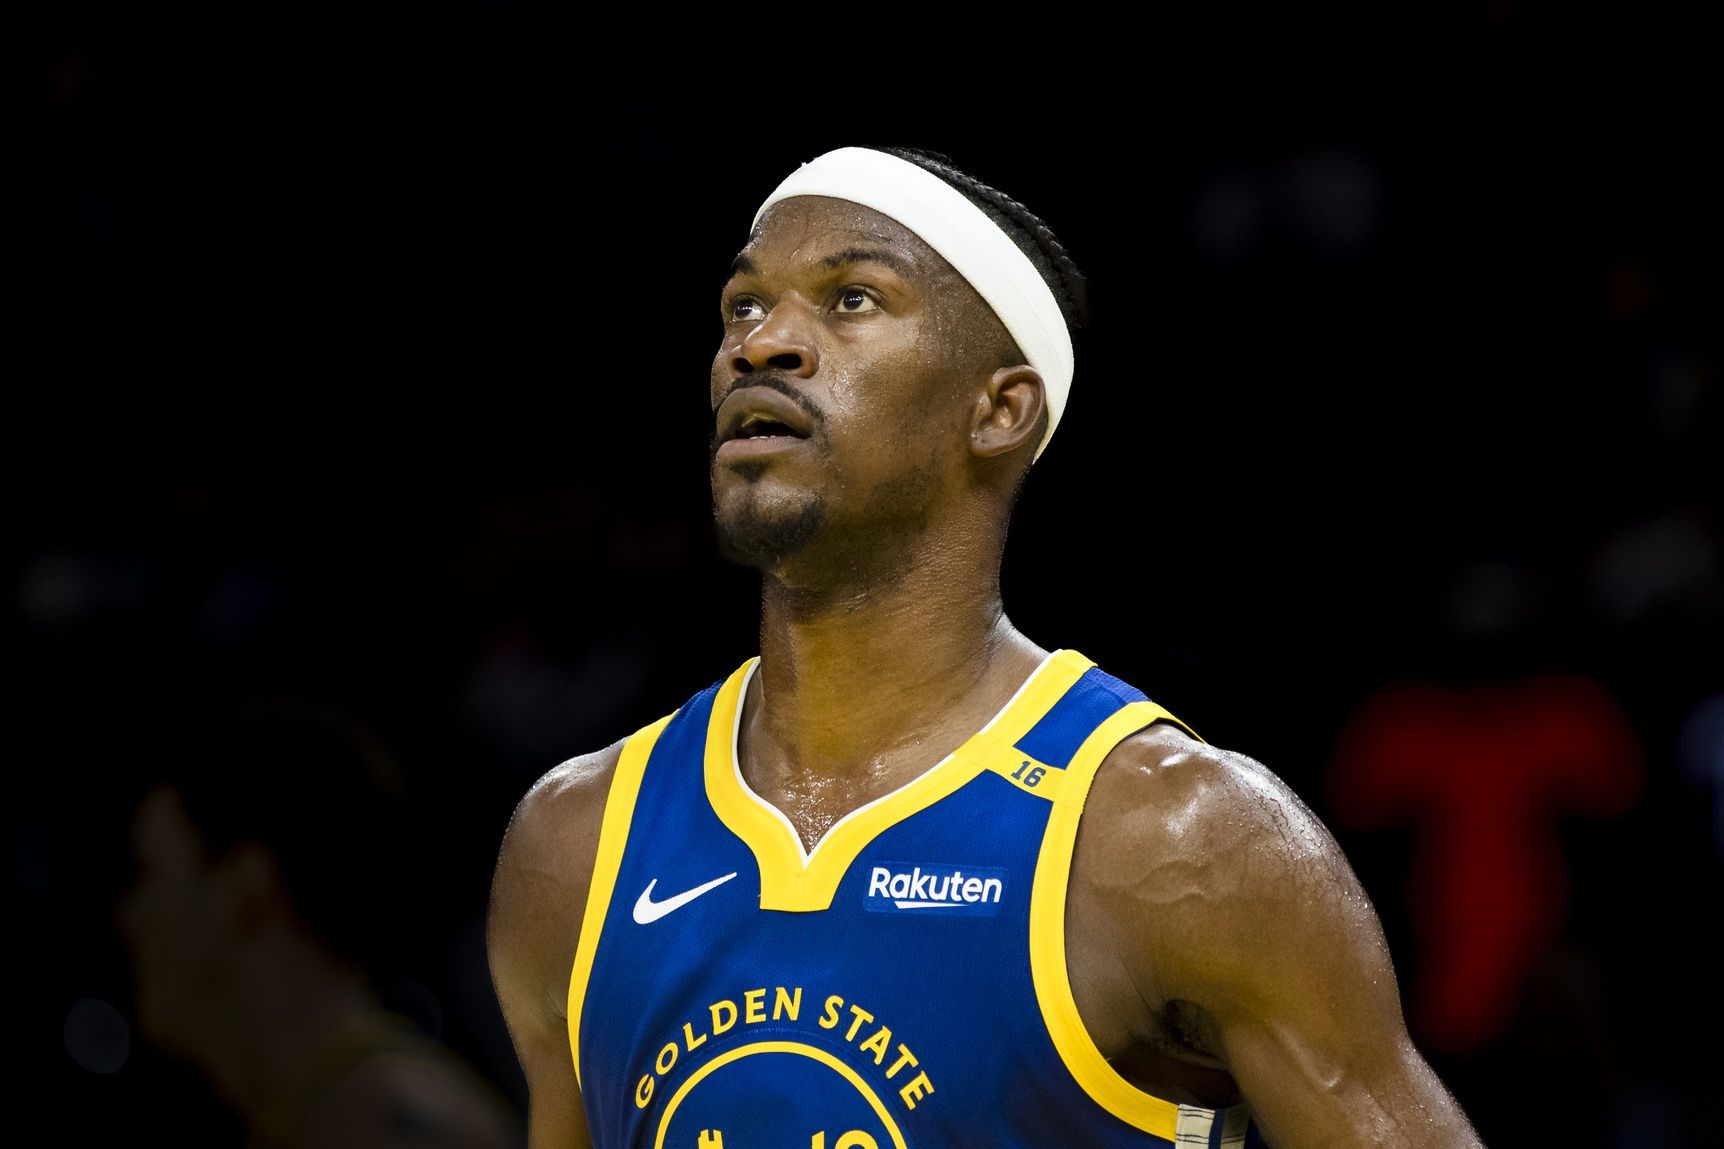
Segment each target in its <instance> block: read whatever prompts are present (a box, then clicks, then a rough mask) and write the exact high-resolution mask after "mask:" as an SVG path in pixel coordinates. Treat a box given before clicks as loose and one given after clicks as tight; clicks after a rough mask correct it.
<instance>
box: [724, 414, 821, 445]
mask: <svg viewBox="0 0 1724 1149" xmlns="http://www.w3.org/2000/svg"><path fill="white" fill-rule="evenodd" d="M777 435H783V436H787V437H789V438H793V439H805V438H807V437H808V436H806V435H804V434H802V433H800V432H798V431H794V430H792V429H791V428H790V427H789V426H788V425H786V424H784V423H780V422H779V421H778V420H777V419H774V418H771V417H770V416H767V415H761V414H750V415H748V416H746V417H744V418H743V420H742V425H741V426H740V427H738V428H737V429H736V434H735V435H733V436H732V438H736V439H766V438H771V437H773V436H777Z"/></svg>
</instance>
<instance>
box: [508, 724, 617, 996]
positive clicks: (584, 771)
mask: <svg viewBox="0 0 1724 1149" xmlns="http://www.w3.org/2000/svg"><path fill="white" fill-rule="evenodd" d="M623 746H624V742H617V743H615V744H614V745H611V746H607V747H606V748H605V749H603V750H600V751H597V752H595V753H592V754H586V755H582V756H581V757H578V758H571V759H569V760H568V761H566V762H563V763H561V764H560V765H558V766H556V767H554V768H552V769H551V770H549V771H547V772H546V773H545V774H544V776H543V777H541V778H540V779H539V780H538V781H537V782H535V783H534V784H533V786H532V787H531V788H530V789H529V790H528V791H527V793H526V794H525V796H523V797H522V799H521V801H520V803H519V804H518V805H517V806H516V808H515V813H514V816H513V817H511V818H510V820H509V826H508V829H507V830H506V831H505V832H504V835H503V843H502V848H501V850H500V851H499V853H498V857H497V868H496V872H495V874H494V875H493V877H492V880H491V901H490V908H489V912H488V915H487V919H486V936H487V945H488V949H489V951H490V959H491V973H492V978H493V980H494V981H495V982H496V985H497V991H498V994H499V997H500V998H501V999H502V1000H503V1004H504V1009H505V1013H506V1014H517V1015H518V1014H519V1013H520V1012H521V1011H522V1010H523V1009H528V1010H530V1011H531V1012H532V1013H535V1014H537V1013H540V1012H541V1011H543V1013H544V1014H546V1015H548V1016H550V1017H552V1018H560V1017H561V1016H562V1013H563V1010H564V1007H565V1004H566V1003H565V1001H564V999H563V994H564V993H565V992H566V991H567V988H568V986H567V977H568V973H569V970H570V968H571V967H572V965H573V962H574V955H575V947H576V944H577V942H578V941H579V937H580V925H581V917H582V915H583V914H584V912H585V910H586V903H587V890H588V887H589V886H590V884H591V882H592V871H593V860H594V858H595V857H596V855H597V854H598V841H599V829H600V827H601V825H602V824H603V821H604V810H605V798H606V796H607V795H608V794H609V791H610V782H611V777H612V775H613V774H614V773H615V772H616V765H617V761H618V759H619V758H620V757H621V756H622V749H623Z"/></svg>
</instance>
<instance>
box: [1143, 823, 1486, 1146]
mask: <svg viewBox="0 0 1724 1149" xmlns="http://www.w3.org/2000/svg"><path fill="white" fill-rule="evenodd" d="M1231 854H1232V856H1233V857H1234V858H1236V859H1240V861H1239V862H1237V863H1224V864H1223V866H1222V868H1221V876H1220V877H1219V878H1218V880H1217V882H1216V885H1215V897H1214V899H1213V902H1212V905H1211V911H1212V912H1210V913H1209V914H1206V915H1204V925H1203V926H1202V927H1201V929H1200V930H1199V931H1196V932H1194V933H1193V934H1192V936H1190V937H1189V938H1187V939H1186V942H1187V946H1186V949H1185V951H1184V953H1183V954H1182V955H1181V956H1180V957H1177V958H1170V959H1167V965H1166V968H1167V971H1168V972H1167V975H1166V978H1165V980H1166V984H1167V988H1168V989H1169V990H1170V991H1171V992H1172V994H1173V995H1174V996H1176V997H1179V998H1181V999H1184V1000H1189V1001H1191V1002H1193V1003H1194V1004H1196V1005H1197V1006H1199V1007H1200V1008H1201V1009H1202V1010H1203V1011H1204V1013H1205V1014H1206V1015H1207V1016H1208V1018H1209V1020H1210V1022H1211V1024H1212V1026H1213V1032H1214V1034H1215V1035H1216V1038H1217V1039H1218V1040H1219V1042H1220V1045H1221V1050H1220V1052H1221V1054H1222V1057H1223V1059H1224V1061H1225V1062H1226V1065H1227V1069H1228V1071H1229V1072H1230V1073H1231V1074H1232V1076H1233V1078H1234V1081H1235V1082H1236V1083H1237V1084H1238V1085H1239V1088H1240V1091H1241V1093H1242V1094H1243V1095H1244V1097H1245V1099H1246V1101H1247V1102H1248V1103H1249V1104H1250V1106H1251V1109H1252V1111H1253V1113H1254V1115H1255V1120H1256V1121H1257V1123H1258V1125H1259V1126H1260V1127H1261V1128H1262V1131H1263V1133H1264V1136H1265V1139H1266V1140H1267V1141H1268V1142H1269V1144H1271V1145H1273V1146H1275V1147H1276V1149H1305V1147H1307V1146H1309V1147H1317V1146H1324V1147H1337V1146H1359V1147H1365V1146H1397V1147H1405V1149H1420V1147H1427V1146H1428V1147H1431V1149H1436V1147H1437V1146H1445V1147H1448V1146H1455V1145H1457V1144H1459V1145H1472V1144H1476V1141H1475V1140H1474V1139H1473V1134H1472V1131H1471V1128H1470V1126H1469V1125H1468V1123H1467V1121H1466V1118H1465V1117H1464V1116H1463V1115H1462V1114H1461V1112H1460V1110H1459V1108H1458V1107H1457V1106H1456V1104H1455V1102H1454V1100H1453V1098H1452V1097H1451V1096H1450V1095H1449V1093H1448V1091H1447V1090H1446V1089H1445V1088H1444V1087H1443V1085H1442V1083H1441V1082H1440V1081H1439V1080H1438V1079H1437V1076H1436V1074H1435V1073H1434V1072H1433V1071H1432V1070H1431V1068H1430V1067H1429V1065H1428V1064H1427V1063H1426V1062H1425V1060H1424V1058H1423V1057H1422V1056H1421V1055H1420V1053H1419V1051H1418V1049H1417V1048H1416V1047H1415V1045H1414V1043H1413V1041H1412V1038H1411V1037H1410V1036H1409V1034H1408V1032H1407V1028H1406V1023H1405V1020H1404V1018H1403V1015H1402V1011H1401V1002H1400V993H1399V989H1398V987H1397V984H1396V980H1395V971H1394V968H1393V964H1392V962H1391V960H1390V956H1389V951H1388V947H1387V945H1386V943H1385V942H1384V939H1383V931H1382V926H1381V924H1380V923H1379V921H1378V919H1377V915H1376V911H1375V910H1374V909H1372V907H1371V904H1370V900H1369V899H1368V898H1367V897H1366V895H1365V892H1364V890H1363V888H1362V887H1361V886H1360V884H1359V881H1358V879H1357V877H1356V876H1355V875H1354V873H1353V871H1352V868H1351V867H1350V866H1349V865H1348V864H1347V862H1346V859H1345V858H1344V857H1343V856H1342V854H1341V852H1340V849H1339V847H1337V846H1336V845H1335V844H1334V841H1333V839H1331V838H1330V837H1329V836H1328V833H1327V831H1325V830H1323V829H1322V827H1321V826H1320V825H1319V824H1317V822H1316V819H1315V818H1314V817H1313V816H1311V815H1310V814H1309V812H1308V811H1304V810H1303V808H1301V807H1296V806H1295V807H1292V808H1290V809H1286V810H1282V811H1278V812H1277V814H1276V816H1275V817H1274V818H1273V819H1271V820H1269V821H1268V822H1267V823H1262V824H1260V825H1259V840H1258V841H1257V842H1256V843H1255V849H1250V848H1248V847H1247V846H1246V845H1245V844H1244V843H1241V844H1240V849H1239V850H1238V851H1234V852H1231Z"/></svg>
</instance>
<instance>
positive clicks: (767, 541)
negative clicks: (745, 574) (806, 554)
mask: <svg viewBox="0 0 1724 1149" xmlns="http://www.w3.org/2000/svg"><path fill="white" fill-rule="evenodd" d="M713 511H714V513H713V525H714V527H715V529H716V530H717V533H718V549H719V553H721V554H722V555H724V557H725V558H727V559H729V560H730V561H731V562H733V563H739V564H741V565H742V566H748V567H754V568H755V569H757V570H762V571H766V570H771V569H773V568H775V567H778V566H780V565H781V564H783V563H784V562H785V561H786V560H787V559H790V558H792V557H793V556H795V555H796V554H797V553H798V552H800V551H802V550H803V549H804V548H805V547H807V546H808V544H809V543H812V542H813V541H814V540H815V538H817V537H818V536H819V534H820V530H821V527H822V526H823V525H824V524H825V522H826V503H825V500H823V499H820V498H815V499H812V500H810V501H808V502H806V503H803V504H802V505H801V506H799V507H795V508H793V509H789V510H784V511H779V512H778V513H776V514H775V513H772V512H771V511H769V510H767V509H766V508H764V507H762V506H761V505H760V503H759V501H758V500H756V499H753V498H750V499H748V500H747V501H746V502H745V503H744V505H743V506H742V507H741V509H740V510H738V511H737V512H736V513H734V514H730V515H721V514H719V513H718V508H717V507H716V506H714V508H713Z"/></svg>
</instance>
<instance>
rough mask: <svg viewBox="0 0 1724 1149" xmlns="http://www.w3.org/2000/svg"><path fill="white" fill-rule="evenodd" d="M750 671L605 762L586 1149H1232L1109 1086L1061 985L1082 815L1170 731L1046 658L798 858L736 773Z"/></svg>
mask: <svg viewBox="0 0 1724 1149" xmlns="http://www.w3.org/2000/svg"><path fill="white" fill-rule="evenodd" d="M757 664H758V660H757V659H751V660H750V661H748V662H747V663H744V664H743V666H742V667H741V668H740V669H738V670H737V671H736V673H734V674H732V675H731V676H730V677H729V678H728V679H727V680H725V681H724V682H721V683H717V684H715V685H714V686H712V687H711V688H710V689H708V690H705V691H703V692H701V693H700V694H698V695H696V696H695V697H694V698H693V699H691V700H690V701H689V702H688V703H687V704H686V705H684V706H683V707H682V708H681V709H679V710H678V711H677V712H676V713H675V714H673V715H671V716H669V717H668V718H665V719H663V720H661V721H659V722H657V723H655V724H653V725H652V726H649V727H647V728H646V729H644V730H642V731H640V732H639V733H637V734H636V735H634V736H633V737H632V738H630V739H629V741H628V743H627V745H626V746H625V747H624V750H623V753H622V756H621V758H620V760H619V762H618V764H617V768H616V773H615V776H614V778H613V779H612V782H611V787H610V793H609V797H608V799H607V803H606V807H605V813H604V821H603V826H602V830H601V832H600V840H599V852H598V860H597V863H596V865H595V869H594V873H593V880H592V887H591V893H590V895H589V897H588V902H587V906H586V913H585V917H584V919H583V925H582V932H581V939H580V945H579V947H578V949H577V952H576V955H575V964H574V969H573V971H572V975H571V977H570V982H569V1001H568V1017H569V1039H570V1044H571V1050H572V1052H573V1055H574V1060H575V1072H576V1076H577V1077H578V1078H579V1080H580V1084H581V1090H582V1095H583V1099H584V1102H585V1105H586V1113H587V1121H588V1125H589V1127H590V1129H591V1131H592V1135H593V1139H594V1143H595V1144H596V1145H598V1146H600V1147H601V1149H620V1147H623V1146H630V1147H639V1146H646V1147H651V1149H886V1147H887V1146H895V1147H896V1149H907V1147H910V1146H919V1147H921V1149H943V1147H946V1146H966V1147H969V1146H973V1147H976V1149H982V1147H986V1149H1010V1147H1020V1146H1021V1147H1026V1149H1027V1147H1038V1149H1039V1147H1049V1146H1102V1147H1107V1149H1115V1147H1117V1149H1126V1147H1136V1149H1145V1147H1151V1146H1169V1145H1173V1144H1175V1143H1177V1144H1178V1145H1179V1146H1181V1147H1182V1149H1184V1147H1196V1146H1211V1147H1215V1149H1221V1147H1223V1146H1226V1147H1229V1149H1243V1147H1245V1146H1248V1145H1256V1144H1258V1139H1257V1134H1256V1132H1255V1130H1254V1128H1253V1126H1252V1124H1251V1122H1250V1119H1249V1115H1248V1113H1247V1112H1246V1110H1245V1108H1244V1107H1243V1106H1236V1107H1234V1108H1232V1109H1227V1110H1214V1109H1205V1108H1201V1107H1197V1106H1189V1105H1176V1104H1173V1103H1170V1102H1167V1101H1163V1100H1161V1099H1159V1098H1156V1097H1152V1096H1150V1095H1149V1094H1147V1093H1144V1092H1142V1091H1141V1090H1139V1089H1137V1088H1136V1087H1134V1086H1132V1085H1131V1084H1130V1083H1128V1082H1127V1081H1126V1080H1125V1079H1124V1078H1122V1077H1120V1076H1119V1075H1118V1074H1117V1073H1116V1072H1115V1071H1114V1070H1113V1068H1112V1067H1111V1066H1110V1065H1109V1064H1108V1062H1107V1060H1106V1059H1105V1058H1104V1057H1103V1056H1102V1054H1101V1052H1100V1050H1099V1049H1097V1048H1096V1046H1095V1044H1094V1042H1093V1041H1092V1040H1091V1039H1090V1037H1089V1035H1088V1033H1087V1032H1086V1031H1085V1029H1084V1026H1083V1023H1082V1021H1081V1020H1080V1019H1079V1016H1078V1011H1077V1005H1076V1002H1075V1001H1074V999H1073V996H1072V990H1071V984H1070V982H1069V980H1068V977H1067V971H1066V950H1065V894H1066V883H1067V878H1068V876H1069V874H1070V869H1071V858H1072V847H1073V843H1074V842H1075V840H1076V835H1077V826H1078V819H1079V816H1080V814H1081V813H1082V810H1083V803H1084V797H1085V795H1086V793H1087V792H1088V790H1089V785H1090V780H1091V779H1092V778H1093V777H1094V774H1095V771H1096V768H1097V767H1098V766H1099V765H1100V764H1101V762H1102V760H1103V759H1104V758H1105V757H1106V756H1107V754H1108V752H1109V751H1110V750H1112V749H1113V747H1114V746H1115V745H1116V744H1118V743H1119V742H1120V740H1121V739H1123V738H1125V737H1127V736H1128V735H1130V734H1132V733H1135V732H1136V731H1138V730H1141V729H1143V728H1144V727H1146V726H1148V725H1150V724H1151V723H1153V722H1156V721H1159V720H1166V721H1171V722H1175V723H1176V724H1179V725H1181V726H1182V727H1183V723H1179V722H1178V719H1175V718H1174V717H1173V716H1172V715H1170V714H1168V713H1167V712H1166V711H1165V710H1163V709H1161V708H1160V707H1159V706H1157V705H1155V704H1154V703H1152V702H1150V701H1149V700H1148V699H1146V698H1145V697H1144V696H1143V694H1141V693H1139V692H1138V691H1137V690H1134V689H1133V688H1132V687H1130V686H1127V685H1126V684H1125V683H1123V682H1121V681H1120V680H1118V679H1117V678H1114V677H1112V676H1111V675H1108V674H1106V673H1104V672H1102V671H1101V670H1100V669H1099V668H1097V667H1096V666H1095V665H1094V664H1093V663H1091V662H1090V661H1089V660H1088V659H1086V658H1084V657H1083V656H1082V655H1080V654H1078V653H1076V652H1074V651H1056V652H1055V653H1053V654H1052V655H1049V656H1048V658H1047V659H1046V660H1044V661H1043V663H1042V664H1041V665H1040V666H1039V667H1038V668H1037V670H1036V672H1035V673H1034V674H1033V675H1031V676H1030V678H1029V679H1028V680H1027V681H1026V682H1025V684H1024V685H1023V687H1022V688H1021V689H1020V690H1019V691H1018V693H1017V694H1016V695H1015V696H1014V697H1013V698H1012V700H1011V701H1010V702H1009V703H1007V704H1006V706H1005V708H1004V709H1003V710H1001V711H1000V713H999V714H998V715H996V716H995V717H994V719H993V720H992V721H991V722H989V723H988V724H987V725H986V726H985V727H983V728H982V729H981V730H980V731H979V732H977V733H976V734H975V735H973V736H972V737H970V738H969V739H968V740H967V741H966V742H965V743H964V745H963V746H961V747H960V748H958V749H957V750H956V751H954V752H953V753H952V754H951V755H949V756H948V757H947V758H946V759H945V760H944V761H942V762H940V763H939V764H938V765H936V766H935V767H933V768H932V769H930V770H929V771H927V772H926V773H924V774H922V775H920V776H919V777H917V778H916V779H914V780H913V781H911V782H909V783H908V784H906V785H905V786H903V787H901V788H900V789H898V790H896V791H894V792H892V793H891V794H888V795H886V796H884V797H882V798H879V799H877V800H875V801H873V802H870V803H869V804H867V805H866V806H863V807H861V808H859V809H857V810H854V811H852V812H851V813H850V814H848V815H846V816H845V817H844V818H842V819H841V820H839V821H838V822H837V823H836V824H835V825H833V826H832V828H831V829H830V830H828V831H827V833H826V834H825V836H824V837H822V838H821V839H820V841H819V842H818V844H817V845H816V847H815V849H814V850H813V851H807V850H805V849H804V848H803V846H802V843H801V839H800V838H799V836H798V835H797V833H796V831H795V829H794V828H793V827H792V826H791V824H790V822H789V820H788V819H787V818H785V817H784V815H783V814H782V813H781V812H780V811H779V810H777V809H776V808H775V807H773V806H772V805H770V804H769V803H767V802H765V801H764V800H762V799H761V798H760V797H758V796H757V795H756V794H754V793H753V791H751V790H750V789H749V787H748V785H747V783H746V782H745V781H744V780H743V777H742V771H741V769H740V768H739V765H738V762H737V753H736V747H737V730H738V724H739V719H740V714H741V704H742V698H743V695H744V693H745V691H746V690H747V686H748V682H749V679H750V678H751V676H752V675H753V673H754V670H755V667H756V665H757Z"/></svg>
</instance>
